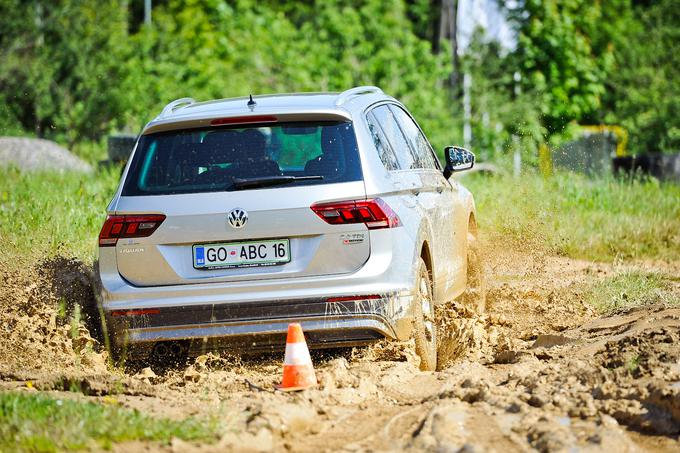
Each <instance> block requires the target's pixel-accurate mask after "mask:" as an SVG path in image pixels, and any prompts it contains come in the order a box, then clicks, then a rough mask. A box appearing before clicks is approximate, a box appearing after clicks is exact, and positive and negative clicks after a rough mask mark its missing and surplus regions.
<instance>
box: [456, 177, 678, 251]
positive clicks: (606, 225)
mask: <svg viewBox="0 0 680 453" xmlns="http://www.w3.org/2000/svg"><path fill="white" fill-rule="evenodd" d="M463 182H464V184H466V185H467V186H468V187H469V188H470V189H471V191H472V192H473V194H474V195H475V200H476V202H477V212H478V224H479V225H480V227H481V228H482V229H483V230H485V231H486V232H487V233H489V234H491V235H492V236H494V235H497V236H501V237H504V238H506V239H510V240H512V241H515V242H516V243H517V244H521V245H524V246H526V247H541V248H545V249H547V250H549V251H550V252H553V253H558V254H562V255H567V256H571V257H575V258H584V259H591V260H601V261H612V260H614V259H630V258H633V259H635V258H652V257H654V258H662V259H670V260H676V259H680V186H678V185H676V184H662V183H659V182H658V181H656V180H654V179H651V180H633V181H624V180H617V179H614V178H609V179H589V178H586V177H584V176H581V175H575V174H567V173H562V174H557V175H555V176H553V177H550V178H543V177H541V176H539V175H534V174H525V175H522V176H521V177H518V178H515V177H512V176H507V175H506V176H482V175H470V176H467V177H465V178H464V181H463Z"/></svg>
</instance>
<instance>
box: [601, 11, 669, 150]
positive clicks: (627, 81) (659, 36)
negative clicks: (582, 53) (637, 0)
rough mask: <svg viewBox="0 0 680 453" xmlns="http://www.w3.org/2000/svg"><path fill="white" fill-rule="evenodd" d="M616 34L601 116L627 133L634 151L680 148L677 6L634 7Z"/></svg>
mask: <svg viewBox="0 0 680 453" xmlns="http://www.w3.org/2000/svg"><path fill="white" fill-rule="evenodd" d="M629 14H630V17H629V18H627V20H626V24H627V25H628V26H627V27H626V30H625V31H623V32H622V33H620V34H619V35H617V36H616V37H615V52H614V55H615V58H616V69H615V70H614V71H612V73H611V78H610V79H609V80H608V91H607V95H606V96H605V100H604V102H605V109H604V111H603V114H604V116H605V119H606V121H607V122H611V123H620V124H621V125H623V126H624V127H625V128H626V129H627V130H628V131H629V133H630V145H629V149H630V150H631V152H633V153H644V152H652V151H665V152H678V151H680V121H679V120H678V118H680V97H679V96H678V93H680V72H679V71H678V68H680V8H678V3H677V2H676V1H673V0H662V1H656V2H651V5H649V6H637V7H636V8H635V9H634V10H633V11H631V12H630V13H629Z"/></svg>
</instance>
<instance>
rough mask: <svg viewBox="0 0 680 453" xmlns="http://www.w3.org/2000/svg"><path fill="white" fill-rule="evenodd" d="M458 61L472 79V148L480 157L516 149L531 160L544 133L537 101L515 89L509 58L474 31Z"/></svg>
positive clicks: (531, 161)
mask: <svg viewBox="0 0 680 453" xmlns="http://www.w3.org/2000/svg"><path fill="white" fill-rule="evenodd" d="M462 63H463V68H464V69H465V71H466V72H467V73H468V74H469V77H470V78H471V82H472V83H471V85H472V86H471V90H470V98H471V121H470V122H471V126H472V137H473V141H472V148H473V149H474V150H475V153H477V155H478V157H479V158H480V160H489V159H494V160H497V161H498V160H502V156H504V155H507V154H510V153H512V152H514V150H515V148H519V149H520V150H521V152H522V154H523V161H524V162H525V163H530V164H533V163H535V162H536V159H537V150H538V146H539V145H540V144H541V143H543V142H544V141H545V134H546V131H545V129H544V127H543V125H542V122H541V111H540V109H539V108H538V104H539V100H538V99H537V96H536V94H535V93H534V92H521V91H520V90H516V89H515V80H514V68H513V66H512V60H511V58H508V57H507V55H504V54H503V50H502V49H501V47H500V45H499V44H498V43H496V42H487V41H485V40H484V36H483V34H482V33H479V32H477V33H475V35H474V37H473V40H472V42H471V44H470V48H469V50H468V52H467V54H466V55H465V56H464V58H463V61H462Z"/></svg>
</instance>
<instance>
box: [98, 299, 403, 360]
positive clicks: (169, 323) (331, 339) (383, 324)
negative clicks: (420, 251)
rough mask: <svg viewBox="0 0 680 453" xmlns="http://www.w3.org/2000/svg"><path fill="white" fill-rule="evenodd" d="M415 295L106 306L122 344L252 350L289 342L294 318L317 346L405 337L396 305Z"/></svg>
mask: <svg viewBox="0 0 680 453" xmlns="http://www.w3.org/2000/svg"><path fill="white" fill-rule="evenodd" d="M410 300H411V295H410V293H409V292H404V293H402V294H391V295H384V296H383V297H381V298H380V299H364V300H352V301H339V302H328V301H326V300H325V299H311V300H309V299H308V300H292V301H276V302H265V303H246V304H228V305H200V306H192V307H165V308H158V309H156V310H153V313H152V314H148V313H145V314H141V315H137V314H135V312H129V313H126V314H122V315H121V314H120V311H114V310H106V309H105V315H106V318H107V328H108V329H109V332H110V333H111V334H112V335H111V338H112V340H113V341H114V342H115V343H116V345H117V346H119V347H123V346H134V347H136V348H137V349H150V347H151V345H152V344H153V343H158V342H164V341H184V340H189V342H190V343H191V348H190V349H191V350H201V349H216V348H217V349H219V348H233V347H238V348H239V349H240V350H241V351H244V352H247V351H249V350H252V351H257V350H262V349H274V348H279V347H283V345H284V344H285V335H286V331H287V329H288V324H289V323H291V322H299V323H300V324H301V325H302V328H303V330H304V331H305V335H306V336H307V340H308V343H309V345H310V347H312V348H324V347H332V346H350V345H360V344H366V343H370V342H373V341H375V340H378V339H381V338H400V337H402V336H404V335H408V332H400V330H403V325H404V324H405V323H404V322H403V321H405V320H406V318H407V317H406V316H401V317H397V316H395V315H396V314H395V313H394V307H395V306H400V305H402V304H406V305H409V304H410ZM116 312H118V313H116ZM400 320H401V321H402V322H400ZM409 324H410V323H409ZM145 346H146V348H145Z"/></svg>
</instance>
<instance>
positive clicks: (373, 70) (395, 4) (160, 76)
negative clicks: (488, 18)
mask: <svg viewBox="0 0 680 453" xmlns="http://www.w3.org/2000/svg"><path fill="white" fill-rule="evenodd" d="M131 40H132V42H133V43H134V45H133V48H134V49H135V50H134V52H133V57H132V58H131V60H130V61H129V63H128V66H129V70H130V74H131V75H130V77H129V80H128V81H127V82H126V86H127V88H126V89H127V90H128V91H129V92H130V93H134V94H133V97H134V98H135V99H136V105H135V106H134V108H133V109H132V110H131V111H130V114H131V117H130V118H129V119H128V120H129V121H130V122H132V123H136V124H141V122H142V121H148V120H149V119H151V116H152V115H155V114H156V112H157V111H158V110H160V108H162V106H163V105H164V104H165V103H166V102H168V100H171V99H173V98H178V97H182V96H187V95H191V96H192V97H195V98H197V99H203V100H205V99H212V98H222V97H231V96H243V95H246V94H247V93H268V92H294V91H325V90H331V91H333V90H336V91H341V90H344V89H347V88H349V87H351V86H354V85H360V84H375V85H379V86H381V87H382V88H383V89H384V90H385V91H386V92H388V93H390V94H393V95H395V96H397V97H399V98H400V99H401V100H402V101H403V102H404V103H406V104H407V105H408V106H409V108H411V109H412V110H413V111H414V114H416V116H417V117H418V118H419V120H420V121H421V122H422V123H423V126H424V128H425V129H426V132H427V133H428V134H429V135H430V136H431V138H432V139H433V141H434V142H435V143H436V144H437V145H438V146H439V147H443V146H444V144H445V143H448V142H449V141H450V138H449V137H450V135H451V133H450V126H449V121H450V118H451V117H452V116H453V112H452V110H451V108H450V107H449V105H448V102H447V95H446V94H445V93H441V92H440V91H441V90H440V89H439V84H440V82H439V81H440V80H442V79H444V78H445V77H446V75H447V73H448V70H449V68H448V66H447V65H446V63H445V58H444V57H437V56H434V55H432V53H431V52H430V45H429V43H428V42H427V41H424V40H421V39H419V38H418V37H416V35H415V34H414V32H413V30H412V26H411V23H410V22H409V21H408V19H407V16H406V12H405V8H404V3H403V2H402V1H401V0H390V1H378V0H370V1H365V2H360V3H359V4H358V5H357V6H350V5H348V4H347V3H346V2H341V1H324V2H316V3H315V4H314V7H313V8H307V9H306V8H302V10H301V11H295V13H291V12H289V11H287V9H286V8H285V7H281V8H278V7H276V6H265V5H262V4H258V3H256V2H252V1H249V0H239V1H237V2H235V3H233V4H226V3H225V2H222V1H218V0H195V1H192V2H189V3H187V2H183V1H170V2H168V4H167V5H166V6H163V5H161V6H159V7H157V8H155V9H154V26H153V27H152V28H151V29H143V30H142V31H141V32H140V33H139V34H138V35H136V36H133V37H132V38H131ZM150 81H153V83H149V82H150Z"/></svg>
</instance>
